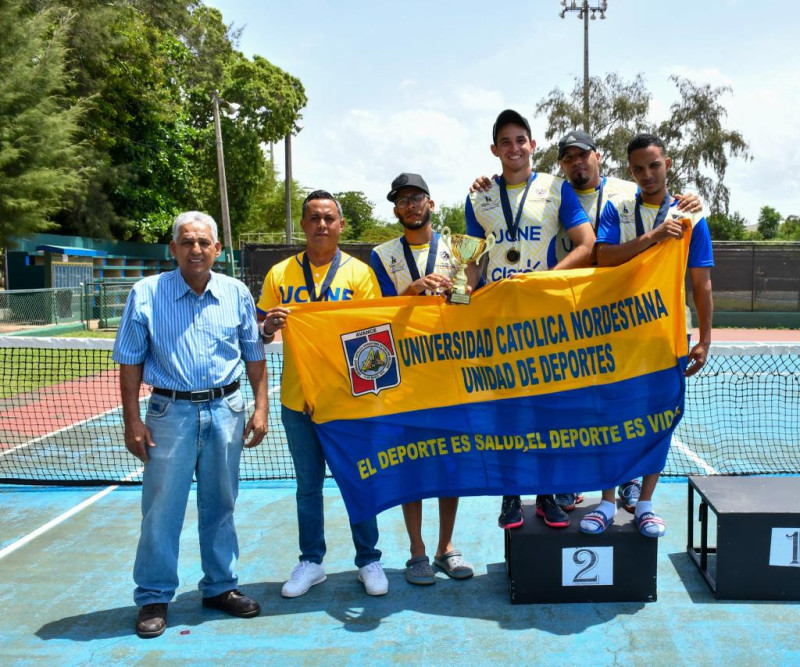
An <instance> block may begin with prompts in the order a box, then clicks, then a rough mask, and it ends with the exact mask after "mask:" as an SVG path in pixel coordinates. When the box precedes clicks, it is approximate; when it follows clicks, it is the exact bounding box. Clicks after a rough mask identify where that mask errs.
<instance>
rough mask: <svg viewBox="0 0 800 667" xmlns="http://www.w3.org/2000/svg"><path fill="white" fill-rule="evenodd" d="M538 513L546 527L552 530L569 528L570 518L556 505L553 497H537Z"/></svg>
mask: <svg viewBox="0 0 800 667" xmlns="http://www.w3.org/2000/svg"><path fill="white" fill-rule="evenodd" d="M536 513H537V514H538V515H539V516H540V517H542V518H543V519H544V522H545V525H547V526H550V528H566V527H567V526H569V516H568V515H567V513H566V512H565V511H564V510H562V509H561V508H560V507H559V506H558V505H556V499H555V498H554V497H553V496H536Z"/></svg>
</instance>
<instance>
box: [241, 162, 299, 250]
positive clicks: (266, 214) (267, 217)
mask: <svg viewBox="0 0 800 667" xmlns="http://www.w3.org/2000/svg"><path fill="white" fill-rule="evenodd" d="M305 196H306V190H305V189H304V188H302V187H301V186H300V184H299V183H297V181H292V195H291V199H292V224H293V229H294V237H295V238H300V237H302V236H303V233H302V231H301V230H300V213H301V208H302V204H303V199H304V198H305ZM285 229H286V181H281V180H278V178H277V176H276V174H275V169H274V167H273V166H272V164H271V162H270V161H269V160H268V161H267V162H266V165H265V169H264V178H263V179H262V181H261V182H260V183H259V185H258V188H257V189H256V193H255V196H254V198H253V205H252V206H251V208H250V212H249V215H248V218H247V220H246V221H245V223H244V224H243V225H242V227H241V228H240V230H239V233H240V234H259V233H263V232H267V233H273V234H275V233H281V232H283V231H284V230H285ZM236 238H237V235H234V240H235V239H236Z"/></svg>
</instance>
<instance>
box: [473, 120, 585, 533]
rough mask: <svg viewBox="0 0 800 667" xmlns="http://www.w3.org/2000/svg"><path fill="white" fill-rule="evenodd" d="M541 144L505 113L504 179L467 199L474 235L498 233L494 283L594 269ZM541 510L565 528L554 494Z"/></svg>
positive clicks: (514, 515)
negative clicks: (561, 236) (539, 154)
mask: <svg viewBox="0 0 800 667" xmlns="http://www.w3.org/2000/svg"><path fill="white" fill-rule="evenodd" d="M535 147H536V142H535V141H533V139H532V138H531V128H530V124H529V123H528V121H527V119H526V118H524V117H523V116H522V115H521V114H519V113H518V112H516V111H514V110H512V109H506V110H505V111H503V112H501V113H500V115H498V117H497V120H496V122H495V124H494V127H493V128H492V145H491V151H492V154H493V155H494V156H495V157H497V158H499V159H500V163H501V165H502V174H501V175H500V176H499V177H497V178H495V179H492V181H491V187H490V188H489V189H488V190H486V191H483V192H481V191H477V190H476V191H473V192H471V193H470V195H469V196H468V197H467V203H466V209H465V214H466V218H467V234H469V235H470V236H477V237H479V238H486V236H487V235H488V234H489V233H491V234H494V237H495V239H496V240H497V242H496V243H495V245H494V247H493V248H492V249H491V250H490V251H489V253H488V255H487V259H488V261H487V262H486V269H485V271H486V280H487V281H488V282H494V281H497V280H502V279H504V278H509V277H511V276H512V275H514V274H516V273H527V272H530V271H546V270H548V269H570V268H578V267H584V266H590V265H591V263H592V249H593V246H594V240H595V236H594V231H593V230H592V225H591V224H590V221H589V218H588V217H587V216H586V213H585V212H584V210H583V208H582V207H581V205H580V202H579V201H578V198H577V197H576V196H575V192H574V191H573V189H572V187H570V185H569V184H568V183H565V182H564V181H563V180H562V179H560V178H556V177H555V176H552V175H550V174H544V173H537V172H534V171H533V169H532V168H531V155H532V154H533V151H534V149H535ZM562 227H563V228H564V229H565V230H566V231H567V234H568V236H569V239H570V241H571V242H572V244H573V248H572V249H571V250H570V252H569V253H567V254H566V255H565V256H564V257H563V258H562V259H561V260H558V259H556V255H555V247H556V235H557V233H558V230H559V229H561V228H562ZM467 275H468V277H469V284H470V286H472V287H473V288H474V287H476V286H477V284H478V280H479V278H480V270H479V269H478V267H477V266H476V265H470V266H469V267H468V268H467ZM536 513H537V514H538V515H539V516H541V517H542V518H543V519H544V522H545V524H547V525H548V526H550V527H551V528H565V527H567V526H568V525H569V516H568V515H567V513H566V512H564V510H563V509H561V508H560V507H559V506H558V505H557V504H556V502H555V498H554V497H553V496H552V495H544V494H540V495H539V496H537V498H536ZM498 523H499V525H500V527H501V528H504V529H511V528H517V527H519V526H521V525H522V523H523V517H522V501H521V499H520V497H519V496H503V504H502V508H501V511H500V516H499V518H498Z"/></svg>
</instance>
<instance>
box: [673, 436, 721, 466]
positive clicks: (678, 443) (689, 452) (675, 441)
mask: <svg viewBox="0 0 800 667" xmlns="http://www.w3.org/2000/svg"><path fill="white" fill-rule="evenodd" d="M671 446H672V447H677V448H678V449H679V450H681V452H683V454H685V455H686V457H687V458H689V459H691V460H692V461H694V462H695V463H696V464H697V465H698V466H699V467H701V468H702V469H703V470H705V471H706V474H707V475H719V472H717V470H716V468H714V467H713V466H710V465H709V464H708V463H706V461H705V460H704V459H702V458H701V457H700V456H698V455H697V454H696V453H695V452H693V451H692V450H691V449H689V448H688V447H687V446H686V445H684V444H683V443H682V442H681V441H680V440H678V438H677V437H675V434H674V433H673V434H672V445H671Z"/></svg>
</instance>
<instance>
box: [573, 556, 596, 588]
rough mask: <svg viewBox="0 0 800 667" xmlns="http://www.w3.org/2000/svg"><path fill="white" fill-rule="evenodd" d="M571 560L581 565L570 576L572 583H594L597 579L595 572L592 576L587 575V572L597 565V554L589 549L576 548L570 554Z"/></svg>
mask: <svg viewBox="0 0 800 667" xmlns="http://www.w3.org/2000/svg"><path fill="white" fill-rule="evenodd" d="M572 560H573V561H574V562H575V565H577V566H579V567H580V566H581V565H583V567H582V568H581V569H580V570H578V572H577V573H576V574H575V576H574V577H573V578H572V583H573V584H577V585H580V584H596V583H597V581H598V576H597V575H596V574H595V575H594V576H593V577H590V576H587V573H589V572H591V571H592V570H594V568H595V567H596V566H597V554H596V553H595V552H594V551H592V550H591V549H577V550H576V551H575V553H574V554H572Z"/></svg>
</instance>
